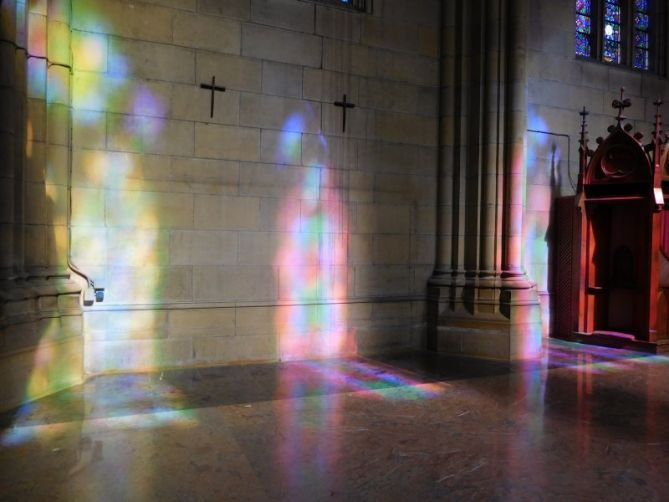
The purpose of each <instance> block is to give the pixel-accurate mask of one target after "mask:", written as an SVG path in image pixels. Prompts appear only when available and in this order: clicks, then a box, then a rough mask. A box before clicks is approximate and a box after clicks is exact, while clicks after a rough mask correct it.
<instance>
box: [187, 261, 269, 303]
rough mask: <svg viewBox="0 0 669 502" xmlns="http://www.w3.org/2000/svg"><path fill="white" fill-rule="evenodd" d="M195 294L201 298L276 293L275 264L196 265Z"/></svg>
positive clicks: (263, 297)
mask: <svg viewBox="0 0 669 502" xmlns="http://www.w3.org/2000/svg"><path fill="white" fill-rule="evenodd" d="M193 291H194V298H195V299H196V300H201V301H219V302H230V301H262V300H271V299H273V298H275V297H276V288H275V279H274V271H273V269H272V267H269V266H267V267H259V266H224V267H205V266H198V267H194V270H193Z"/></svg>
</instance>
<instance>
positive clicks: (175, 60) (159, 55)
mask: <svg viewBox="0 0 669 502" xmlns="http://www.w3.org/2000/svg"><path fill="white" fill-rule="evenodd" d="M107 68H108V72H109V73H110V74H111V75H117V76H121V77H126V78H127V77H131V76H136V77H142V78H149V79H156V80H166V81H169V82H181V83H187V84H192V83H194V80H195V52H194V51H193V50H192V49H185V48H182V47H176V46H174V45H164V44H156V43H152V42H144V41H136V40H128V39H122V38H115V37H112V38H110V40H109V55H108V56H107Z"/></svg>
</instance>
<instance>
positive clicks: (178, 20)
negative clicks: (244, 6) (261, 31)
mask: <svg viewBox="0 0 669 502" xmlns="http://www.w3.org/2000/svg"><path fill="white" fill-rule="evenodd" d="M172 29H173V30H174V35H173V39H174V43H175V44H177V45H183V46H185V47H194V48H196V49H207V50H210V51H215V52H227V53H230V54H239V53H240V51H241V43H242V40H241V24H240V23H239V22H238V21H230V20H227V19H220V18H215V17H211V16H202V15H198V14H191V13H189V12H178V13H177V14H175V16H174V21H173V28H172Z"/></svg>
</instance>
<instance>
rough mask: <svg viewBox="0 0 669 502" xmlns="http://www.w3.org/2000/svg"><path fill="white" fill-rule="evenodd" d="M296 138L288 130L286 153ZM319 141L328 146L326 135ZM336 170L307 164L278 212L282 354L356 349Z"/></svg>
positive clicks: (293, 123) (290, 123)
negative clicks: (348, 312) (348, 315)
mask: <svg viewBox="0 0 669 502" xmlns="http://www.w3.org/2000/svg"><path fill="white" fill-rule="evenodd" d="M299 124H300V118H299V117H291V118H290V119H289V120H287V122H286V124H285V129H287V130H296V129H299ZM298 140H299V136H298V137H297V138H296V135H295V134H292V133H286V134H284V137H283V141H282V145H281V148H280V152H282V155H283V156H285V157H291V156H292V155H293V153H292V151H293V150H294V149H295V148H299V142H297V141H298ZM321 144H322V145H323V147H324V148H325V149H327V140H325V138H324V137H323V136H321ZM280 156H281V155H280ZM276 168H277V169H281V167H276ZM333 176H334V175H333V170H332V169H328V168H327V167H312V168H305V170H304V174H303V177H302V180H301V183H300V184H299V185H297V186H295V187H293V189H292V190H291V191H290V193H289V194H288V196H287V197H286V199H285V200H284V203H283V205H282V207H281V209H280V212H279V215H278V221H277V228H283V229H287V230H286V232H285V233H284V234H282V239H281V243H280V245H279V248H278V251H277V253H276V257H275V260H274V264H275V266H276V268H277V270H278V271H279V289H280V297H281V300H283V301H288V302H290V303H291V304H292V305H290V306H286V307H281V308H279V309H278V313H277V315H276V319H275V325H276V327H277V332H278V334H279V357H280V358H281V359H282V360H291V359H306V358H310V357H333V356H341V355H347V354H354V353H355V351H356V344H355V337H354V333H353V332H352V331H351V330H349V328H348V326H347V318H346V305H345V304H344V303H342V302H343V300H344V299H345V298H346V297H347V289H348V288H347V284H348V273H347V268H346V254H347V249H348V225H349V222H348V213H347V206H346V203H345V202H344V200H342V197H341V194H340V192H339V190H338V186H337V183H336V180H335V179H334V178H333ZM296 201H297V202H299V203H297V204H296Z"/></svg>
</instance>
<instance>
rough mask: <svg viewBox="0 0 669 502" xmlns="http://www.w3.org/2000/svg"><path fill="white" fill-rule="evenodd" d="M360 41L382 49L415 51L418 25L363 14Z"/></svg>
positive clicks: (416, 48) (416, 49)
mask: <svg viewBox="0 0 669 502" xmlns="http://www.w3.org/2000/svg"><path fill="white" fill-rule="evenodd" d="M362 43H363V44H365V45H369V46H372V47H381V48H384V49H395V50H401V51H411V52H417V51H418V47H419V46H418V27H417V26H416V25H415V24H410V23H406V22H397V21H389V20H386V19H383V18H379V17H374V16H365V17H364V19H363V21H362Z"/></svg>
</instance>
